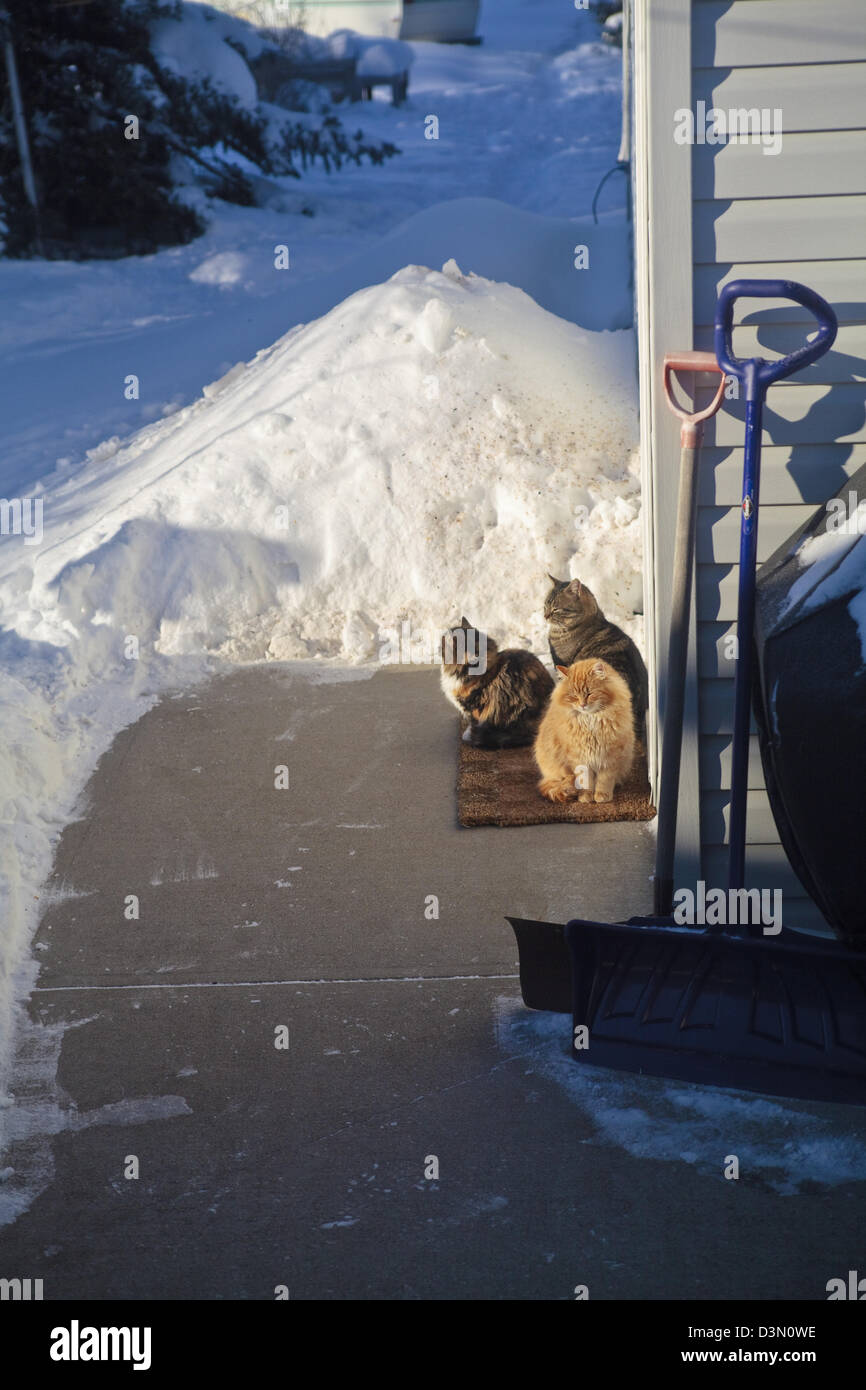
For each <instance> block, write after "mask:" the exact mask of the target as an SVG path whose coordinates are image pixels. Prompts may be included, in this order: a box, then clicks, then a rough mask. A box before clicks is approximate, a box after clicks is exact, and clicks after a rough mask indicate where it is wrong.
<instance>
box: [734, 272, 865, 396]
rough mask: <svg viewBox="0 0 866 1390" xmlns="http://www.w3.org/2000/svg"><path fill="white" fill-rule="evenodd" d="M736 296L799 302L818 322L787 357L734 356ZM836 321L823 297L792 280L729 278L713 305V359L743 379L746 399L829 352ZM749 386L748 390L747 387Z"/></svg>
mask: <svg viewBox="0 0 866 1390" xmlns="http://www.w3.org/2000/svg"><path fill="white" fill-rule="evenodd" d="M738 299H793V300H794V302H795V303H796V304H802V305H803V308H804V309H808V310H809V313H810V314H814V315H815V318H816V320H817V323H818V333H817V336H816V337H815V339H814V340H813V341H812V342H811V343H804V345H803V347H801V348H797V350H796V352H790V353H789V354H788V356H787V357H779V358H777V359H775V360H773V361H769V362H768V361H767V360H766V359H765V358H763V357H749V358H741V357H735V356H734V354H733V349H732V347H731V333H732V330H733V326H734V304H735V303H736V301H737V300H738ZM837 328H838V324H837V321H836V315H835V314H834V313H833V310H832V309H831V308H830V305H829V304H828V303H827V301H826V299H822V298H821V296H820V294H816V293H815V291H814V290H810V289H808V288H807V286H806V285H798V284H797V282H796V280H732V281H731V282H730V284H728V285H725V286H723V288H722V292H721V294H720V295H719V302H718V304H717V306H716V328H715V342H714V346H715V349H716V361H717V362H718V364H719V366H720V367H721V369H722V371H723V372H725V374H726V375H727V376H735V377H737V378H738V379H739V380H740V381H743V382H745V384H746V387H747V391H746V400H752V399H754V398H755V396H756V395H757V394H758V391H759V389H760V388H761V387H763V391H761V395H763V394H764V393H765V392H766V390H767V387H768V386H772V384H773V382H774V381H782V380H783V378H784V377H786V376H791V375H792V374H793V373H794V372H799V371H800V370H801V369H802V368H803V367H808V366H809V365H810V364H811V363H812V362H817V360H818V358H819V357H823V356H824V353H825V352H829V351H830V348H831V347H832V346H833V341H834V339H835V337H836V329H837ZM749 385H752V392H751V393H750V392H749V390H748V387H749Z"/></svg>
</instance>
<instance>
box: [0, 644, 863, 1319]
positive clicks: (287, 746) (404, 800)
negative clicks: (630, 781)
mask: <svg viewBox="0 0 866 1390" xmlns="http://www.w3.org/2000/svg"><path fill="white" fill-rule="evenodd" d="M319 674H320V675H321V676H325V675H330V674H332V673H325V672H322V673H319ZM348 674H349V675H350V678H348V679H346V680H344V681H339V682H337V683H333V682H332V681H330V680H328V681H324V682H322V681H318V680H314V681H311V680H310V678H309V675H308V674H304V673H302V672H301V671H299V669H298V668H294V669H293V668H291V667H284V666H274V667H266V668H252V669H244V670H241V671H238V672H236V673H234V674H232V675H230V676H227V677H224V678H220V679H218V680H215V681H213V682H212V683H211V684H209V685H208V686H207V687H204V688H203V689H201V690H197V691H194V692H192V693H187V694H184V695H183V696H177V697H174V698H171V699H166V700H164V701H163V702H162V703H161V704H160V705H158V706H157V707H156V708H155V709H153V710H152V711H151V712H150V713H149V714H148V715H147V716H146V717H145V718H144V719H142V720H141V721H140V722H139V723H138V724H136V725H135V726H134V727H132V728H130V729H128V730H126V731H125V732H124V733H123V734H121V735H120V737H119V738H118V739H117V740H116V742H115V744H114V746H113V748H112V749H111V751H110V752H109V753H108V754H107V755H106V756H105V758H104V759H103V760H102V762H101V764H100V766H99V768H98V770H97V772H96V773H95V775H94V777H93V779H92V782H91V785H90V788H89V803H88V804H89V810H88V812H87V814H86V816H85V818H84V819H83V820H81V821H79V822H77V823H76V824H74V825H72V826H70V827H69V828H68V829H67V831H66V832H65V834H64V835H63V838H62V841H61V843H60V846H59V850H58V854H57V860H56V867H55V875H54V882H53V885H52V887H53V890H54V892H55V894H56V899H55V901H54V902H53V905H52V906H51V907H50V908H49V910H48V911H47V912H46V914H45V917H44V919H43V922H42V925H41V927H40V930H39V934H38V938H37V942H36V948H37V951H38V952H39V954H40V958H41V965H42V968H41V973H40V977H39V988H38V989H37V990H36V992H35V994H34V996H33V1000H32V1006H31V1014H32V1018H33V1020H34V1022H35V1023H38V1024H39V1025H40V1027H39V1028H37V1029H34V1030H33V1031H34V1034H36V1035H44V1036H46V1037H56V1038H57V1039H58V1043H57V1076H56V1084H55V1085H54V1101H53V1105H54V1110H55V1111H56V1114H55V1118H54V1121H53V1122H52V1121H51V1119H50V1116H49V1117H48V1118H46V1119H45V1122H44V1124H43V1131H42V1136H41V1138H39V1139H33V1138H31V1139H30V1140H28V1141H27V1142H22V1143H21V1144H20V1145H18V1146H17V1151H16V1150H15V1149H13V1152H12V1154H11V1155H10V1156H9V1157H8V1158H7V1162H9V1163H11V1164H12V1166H13V1167H14V1168H15V1169H16V1178H17V1175H18V1174H19V1173H20V1174H23V1175H24V1177H25V1179H26V1176H27V1172H28V1166H29V1167H30V1168H31V1169H32V1170H34V1171H35V1169H36V1168H38V1166H39V1164H41V1165H42V1168H41V1169H40V1171H41V1172H42V1178H41V1180H40V1184H39V1185H40V1186H41V1188H42V1190H41V1191H40V1192H39V1194H38V1195H37V1196H36V1198H35V1200H34V1201H33V1203H32V1205H31V1206H30V1208H29V1209H28V1210H27V1211H26V1212H24V1213H23V1214H22V1215H21V1216H20V1217H19V1219H18V1220H17V1221H16V1222H15V1223H14V1224H13V1225H10V1226H8V1227H6V1228H5V1229H4V1230H3V1231H0V1275H2V1276H5V1277H11V1276H18V1277H30V1278H42V1279H44V1281H45V1297H46V1298H48V1299H77V1298H100V1299H118V1298H137V1299H146V1298H156V1299H166V1298H169V1299H182V1298H194V1299H272V1298H273V1297H274V1290H275V1288H276V1287H277V1286H281V1285H284V1286H287V1287H288V1289H289V1291H290V1296H291V1297H292V1298H294V1299H314V1298H327V1299H427V1298H432V1299H444V1298H459V1299H511V1298H514V1299H569V1298H572V1297H573V1289H574V1286H575V1285H576V1284H586V1285H588V1286H589V1290H590V1296H591V1297H592V1298H601V1299H604V1298H688V1297H703V1298H772V1297H794V1298H816V1297H821V1296H822V1294H821V1292H820V1290H821V1289H822V1288H823V1284H824V1281H825V1280H826V1279H827V1278H829V1277H830V1276H831V1275H833V1274H834V1273H844V1272H845V1271H846V1270H848V1269H849V1268H857V1267H858V1264H857V1261H858V1259H859V1260H860V1262H861V1264H862V1248H861V1247H860V1244H859V1239H858V1233H857V1220H856V1219H855V1218H856V1216H857V1215H858V1214H859V1215H860V1216H861V1217H862V1211H863V1207H862V1202H861V1199H859V1198H858V1197H857V1195H856V1194H857V1192H859V1190H860V1189H859V1188H854V1187H853V1186H851V1187H849V1188H837V1189H833V1190H832V1191H830V1192H829V1193H826V1192H825V1193H822V1194H821V1195H820V1197H813V1198H783V1197H777V1196H775V1195H773V1194H772V1193H768V1192H767V1191H766V1190H762V1189H760V1188H753V1189H750V1188H749V1187H748V1185H743V1184H725V1183H721V1182H719V1181H717V1180H712V1179H710V1178H708V1177H706V1176H701V1175H700V1174H698V1173H697V1172H696V1171H695V1170H694V1169H693V1168H690V1167H689V1166H687V1165H686V1164H681V1165H677V1164H671V1163H663V1162H656V1161H647V1160H640V1159H637V1158H634V1157H631V1156H629V1154H628V1153H626V1152H625V1151H623V1150H620V1149H618V1148H614V1147H599V1146H586V1145H585V1143H582V1141H585V1140H586V1138H587V1137H588V1136H589V1135H590V1133H591V1126H590V1124H589V1121H588V1120H587V1118H586V1116H585V1115H584V1114H583V1113H582V1112H581V1111H580V1110H579V1109H578V1108H577V1107H575V1106H574V1104H573V1103H572V1102H571V1101H570V1100H569V1098H568V1096H567V1095H566V1094H565V1093H564V1092H563V1091H562V1090H561V1089H560V1088H559V1087H558V1086H557V1085H556V1084H555V1083H554V1082H553V1081H551V1080H549V1079H547V1078H546V1077H545V1076H544V1075H542V1074H541V1073H540V1072H539V1071H537V1070H535V1069H534V1068H533V1063H532V1058H531V1056H520V1055H516V1056H515V1055H506V1054H505V1053H504V1052H503V1051H502V1050H501V1049H500V1047H499V1046H498V1045H497V1041H496V1035H495V1027H494V1025H495V1019H496V1009H497V1004H496V1001H497V999H499V998H500V997H501V996H507V997H511V998H514V997H516V996H517V995H518V993H519V990H518V984H517V980H516V978H515V971H516V950H515V946H514V942H513V938H512V935H511V932H510V929H509V928H508V927H507V925H506V923H505V922H504V921H503V916H504V914H505V913H506V912H509V913H512V914H515V915H521V914H523V915H527V916H536V917H542V918H544V917H550V918H551V920H565V919H566V918H567V917H568V916H570V915H573V914H574V912H575V911H576V910H577V908H578V906H579V908H580V910H581V912H582V913H584V914H585V915H587V916H598V917H600V918H602V919H607V918H614V919H615V918H616V917H621V916H622V915H624V914H625V915H628V914H630V913H632V912H636V911H647V910H649V906H650V896H651V895H650V883H649V875H650V873H651V869H652V854H653V844H652V841H651V838H650V837H649V835H648V834H647V832H646V830H645V829H643V828H641V827H640V826H638V825H635V824H633V823H626V824H619V825H603V824H600V825H586V826H580V827H577V826H568V825H553V826H544V827H530V828H525V829H508V830H496V829H489V830H488V829H478V830H461V829H460V828H458V827H457V825H456V821H455V806H454V777H455V764H456V748H455V742H456V719H455V717H454V715H453V711H450V709H449V707H448V706H447V705H446V703H445V701H444V700H443V699H442V697H441V694H440V693H439V690H438V685H437V680H436V677H435V675H434V674H433V673H432V672H430V671H429V670H414V671H411V670H409V671H407V670H382V671H380V672H378V673H377V674H376V675H375V676H374V677H372V678H351V673H348ZM278 765H285V766H286V767H287V768H288V778H289V786H288V789H276V788H275V786H274V779H275V773H274V769H275V767H277V766H278ZM132 895H134V896H135V897H136V898H137V899H138V903H139V917H138V919H137V920H134V919H132V920H130V919H129V918H128V917H127V916H126V915H125V912H129V911H130V908H129V900H130V898H131V896H132ZM431 896H435V897H436V898H438V905H439V906H438V918H434V917H432V916H429V915H426V914H429V912H430V909H429V907H428V906H427V904H428V901H429V899H430V898H431ZM425 909H426V912H425ZM46 1025H48V1027H46ZM61 1026H62V1027H61ZM567 1026H568V1025H567V1023H566V1022H563V1028H564V1030H567ZM281 1028H285V1029H287V1030H288V1044H289V1045H288V1047H287V1048H278V1047H276V1046H275V1039H277V1038H278V1034H277V1031H276V1030H279V1029H281ZM52 1029H53V1030H54V1031H52ZM61 1039H62V1042H61ZM24 1051H25V1052H26V1047H25V1048H24ZM21 1066H22V1068H23V1070H22V1072H21V1073H20V1075H21V1076H22V1077H23V1078H24V1079H23V1081H22V1082H21V1084H20V1086H19V1095H22V1098H23V1099H24V1100H25V1101H26V1100H27V1079H26V1057H23V1058H22V1063H21ZM32 1089H33V1095H32V1096H31V1100H32V1101H33V1102H34V1104H35V1103H36V1102H37V1101H39V1103H42V1104H43V1105H44V1097H42V1098H41V1100H40V1097H39V1095H38V1094H37V1092H38V1089H39V1085H38V1078H37V1079H36V1080H34V1081H33V1082H32ZM52 1129H53V1130H54V1131H55V1132H54V1133H53V1134H52V1133H51V1131H52ZM40 1146H41V1147H40ZM431 1156H435V1158H436V1159H437V1160H438V1168H439V1178H438V1181H437V1180H431V1179H430V1178H428V1177H425V1167H426V1168H427V1170H428V1171H430V1170H431V1168H430V1163H429V1160H430V1158H431ZM133 1160H136V1161H137V1170H138V1177H137V1179H132V1178H129V1177H126V1176H125V1172H130V1171H133V1170H134V1169H135V1166H136V1165H135V1163H134V1162H133ZM15 1180H16V1179H13V1181H15ZM735 1188H736V1189H737V1190H736V1192H734V1191H733V1189H735ZM855 1207H856V1211H855ZM837 1267H838V1268H837Z"/></svg>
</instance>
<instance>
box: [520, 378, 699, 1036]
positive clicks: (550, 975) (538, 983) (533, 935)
mask: <svg viewBox="0 0 866 1390" xmlns="http://www.w3.org/2000/svg"><path fill="white" fill-rule="evenodd" d="M680 371H684V372H719V373H721V368H720V367H719V365H718V363H717V362H716V359H715V357H714V356H713V354H712V353H711V352H675V353H666V354H665V359H664V370H663V374H662V381H663V385H664V392H665V399H666V401H667V404H668V408H669V409H670V410H671V411H672V412H673V413H674V415H676V416H678V417H679V419H680V420H681V421H682V423H681V425H680V449H681V452H680V478H679V492H678V499H677V531H676V549H675V552H674V569H673V580H672V584H673V589H672V592H673V602H672V605H671V631H670V640H669V644H668V680H667V695H666V699H665V722H664V743H663V748H664V758H663V760H662V772H661V782H660V786H659V807H658V814H659V827H658V840H657V846H656V873H655V904H654V906H655V911H656V913H669V912H670V911H671V907H672V898H673V864H674V847H675V843H676V831H677V798H678V795H679V783H680V755H681V749H682V728H683V710H684V704H685V684H686V663H687V661H688V645H689V605H690V602H691V586H692V569H693V564H694V551H695V516H696V512H697V497H698V489H697V467H698V459H699V456H700V447H701V441H702V439H703V434H704V422H705V421H706V420H708V419H709V418H710V417H711V416H713V415H715V414H716V412H717V411H718V409H719V407H720V405H721V403H722V396H723V395H724V390H725V377H724V373H721V380H720V381H719V387H718V390H717V392H716V394H715V396H714V398H713V400H712V402H711V403H710V405H708V406H707V407H706V409H705V410H701V411H695V412H693V413H689V412H687V411H685V410H682V409H681V408H680V407H679V406H678V405H677V403H676V401H675V400H674V397H673V393H672V386H671V374H672V373H673V372H680ZM508 921H509V922H510V923H511V925H512V927H513V928H514V933H515V935H516V937H517V942H518V952H519V956H520V984H521V990H522V993H523V1001H524V1003H525V1004H526V1005H527V1006H528V1007H529V1008H531V1009H549V1010H552V1011H553V1012H555V1013H566V1014H567V1013H571V1011H572V996H571V964H570V958H569V953H568V946H567V944H566V940H565V927H564V926H563V925H562V924H561V923H556V922H532V921H524V920H521V919H520V918H516V917H509V918H508Z"/></svg>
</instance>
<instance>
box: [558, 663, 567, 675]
mask: <svg viewBox="0 0 866 1390" xmlns="http://www.w3.org/2000/svg"><path fill="white" fill-rule="evenodd" d="M556 669H557V671H558V672H559V674H560V675H561V676H567V675H568V667H567V666H559V665H557V668H556Z"/></svg>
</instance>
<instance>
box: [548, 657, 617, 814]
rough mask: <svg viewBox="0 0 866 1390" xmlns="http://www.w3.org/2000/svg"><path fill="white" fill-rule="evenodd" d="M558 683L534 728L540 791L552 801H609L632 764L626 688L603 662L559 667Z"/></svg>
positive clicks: (586, 662)
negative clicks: (574, 799) (542, 715)
mask: <svg viewBox="0 0 866 1390" xmlns="http://www.w3.org/2000/svg"><path fill="white" fill-rule="evenodd" d="M556 669H557V671H559V672H560V674H561V675H562V680H561V681H560V682H559V684H558V685H557V686H556V688H555V689H554V691H553V694H552V695H551V697H550V703H549V704H548V706H547V710H546V712H545V714H544V717H543V718H542V721H541V723H540V725H539V727H538V735H537V737H536V740H535V761H536V762H537V763H538V767H539V771H540V772H541V781H540V782H539V784H538V790H539V791H540V792H541V794H542V796H546V797H547V798H548V799H549V800H550V801H568V800H570V799H571V798H573V797H577V799H578V801H612V800H613V793H614V788H615V787H616V785H617V783H621V782H624V781H625V779H626V777H627V776H628V774H629V771H630V769H631V765H632V762H633V761H634V746H635V745H634V717H633V714H632V705H631V695H630V694H629V689H628V686H627V685H626V683H625V681H624V680H623V678H622V676H620V675H619V674H618V673H617V672H616V671H615V670H614V669H613V667H612V666H608V664H607V662H606V661H600V660H592V659H590V660H589V661H575V663H574V665H573V666H557V668H556Z"/></svg>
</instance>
